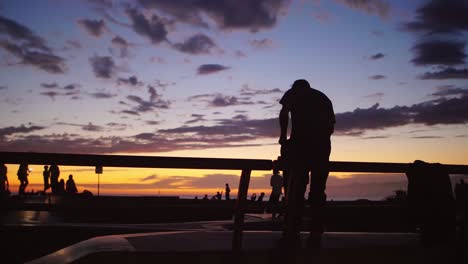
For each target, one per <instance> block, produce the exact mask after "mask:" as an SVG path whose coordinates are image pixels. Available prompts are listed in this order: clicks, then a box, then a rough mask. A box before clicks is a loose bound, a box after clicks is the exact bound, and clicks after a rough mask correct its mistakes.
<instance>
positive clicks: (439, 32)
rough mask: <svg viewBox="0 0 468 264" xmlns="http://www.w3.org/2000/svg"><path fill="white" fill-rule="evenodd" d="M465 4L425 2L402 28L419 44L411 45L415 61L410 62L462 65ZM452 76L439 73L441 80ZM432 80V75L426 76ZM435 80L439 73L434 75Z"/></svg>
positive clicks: (467, 24) (466, 21)
mask: <svg viewBox="0 0 468 264" xmlns="http://www.w3.org/2000/svg"><path fill="white" fill-rule="evenodd" d="M467 12H468V3H467V2H466V1H464V0H463V1H440V0H431V1H426V2H424V4H423V5H421V7H419V8H418V9H417V10H416V16H415V20H413V21H411V22H408V23H406V24H404V25H403V26H402V29H403V30H405V31H408V32H412V33H414V34H417V35H416V36H417V37H418V39H419V40H418V42H417V43H416V44H415V45H414V46H413V48H412V51H413V53H414V58H413V59H412V60H411V62H412V63H413V64H415V65H417V66H427V65H437V66H441V65H442V66H453V65H457V64H464V63H465V58H466V53H465V51H464V49H465V46H466V38H463V36H464V34H465V33H466V31H467V30H468V19H466V13H467ZM454 73H455V74H454V75H446V74H442V76H444V78H446V79H449V78H450V79H451V76H454V77H455V78H458V77H459V75H458V72H456V71H455V72H454ZM424 76H426V77H428V78H431V77H432V76H433V75H431V74H430V73H426V74H424V75H423V77H424ZM434 77H435V78H437V77H438V74H435V75H434Z"/></svg>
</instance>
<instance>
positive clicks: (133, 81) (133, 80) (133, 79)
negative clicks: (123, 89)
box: [117, 76, 143, 86]
mask: <svg viewBox="0 0 468 264" xmlns="http://www.w3.org/2000/svg"><path fill="white" fill-rule="evenodd" d="M117 84H119V85H121V84H124V85H129V86H142V85H143V82H141V81H139V80H138V78H137V77H136V76H130V77H128V78H119V79H118V80H117Z"/></svg>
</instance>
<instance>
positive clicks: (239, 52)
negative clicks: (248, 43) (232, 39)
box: [234, 50, 247, 58]
mask: <svg viewBox="0 0 468 264" xmlns="http://www.w3.org/2000/svg"><path fill="white" fill-rule="evenodd" d="M234 56H235V57H236V58H245V57H247V55H245V53H244V52H243V51H242V50H236V51H235V52H234Z"/></svg>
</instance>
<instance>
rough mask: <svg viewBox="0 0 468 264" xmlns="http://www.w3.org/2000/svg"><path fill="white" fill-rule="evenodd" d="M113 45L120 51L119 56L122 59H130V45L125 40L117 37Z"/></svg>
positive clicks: (113, 40)
mask: <svg viewBox="0 0 468 264" xmlns="http://www.w3.org/2000/svg"><path fill="white" fill-rule="evenodd" d="M111 43H112V45H113V46H115V47H117V48H118V49H119V51H120V52H119V56H120V57H121V58H128V57H129V56H130V52H129V46H130V44H129V43H128V42H127V40H125V39H124V38H122V37H120V36H115V37H114V38H113V39H112V41H111Z"/></svg>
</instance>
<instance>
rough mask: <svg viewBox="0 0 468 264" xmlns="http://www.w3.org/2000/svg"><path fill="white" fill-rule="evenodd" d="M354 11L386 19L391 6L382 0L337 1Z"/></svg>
mask: <svg viewBox="0 0 468 264" xmlns="http://www.w3.org/2000/svg"><path fill="white" fill-rule="evenodd" d="M335 2H338V3H341V4H344V5H346V6H348V7H350V8H352V9H355V10H359V11H363V12H366V13H368V14H370V15H377V16H379V17H381V18H386V17H387V16H388V13H389V12H390V4H389V3H387V2H385V1H382V0H335Z"/></svg>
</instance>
